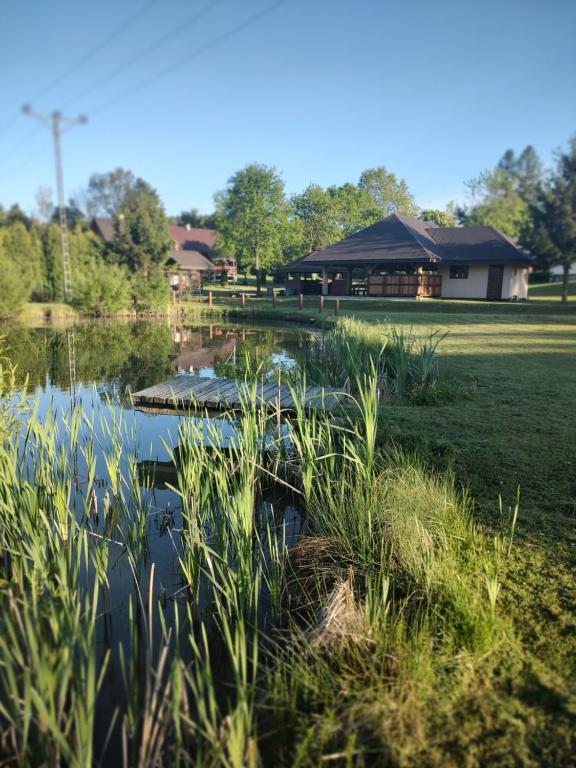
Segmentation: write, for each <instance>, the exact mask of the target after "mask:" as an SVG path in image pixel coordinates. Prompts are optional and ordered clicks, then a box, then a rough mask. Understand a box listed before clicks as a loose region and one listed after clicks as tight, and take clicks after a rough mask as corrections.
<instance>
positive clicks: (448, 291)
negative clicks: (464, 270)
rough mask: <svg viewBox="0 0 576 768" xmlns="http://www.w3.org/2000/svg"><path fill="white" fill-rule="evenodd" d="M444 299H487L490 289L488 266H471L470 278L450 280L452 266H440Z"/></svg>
mask: <svg viewBox="0 0 576 768" xmlns="http://www.w3.org/2000/svg"><path fill="white" fill-rule="evenodd" d="M438 272H439V273H440V275H441V276H442V293H441V296H442V298H443V299H485V298H486V291H487V289H488V265H487V264H470V265H469V271H468V277H467V278H465V279H461V278H455V279H453V280H451V279H450V265H449V264H440V265H439V266H438Z"/></svg>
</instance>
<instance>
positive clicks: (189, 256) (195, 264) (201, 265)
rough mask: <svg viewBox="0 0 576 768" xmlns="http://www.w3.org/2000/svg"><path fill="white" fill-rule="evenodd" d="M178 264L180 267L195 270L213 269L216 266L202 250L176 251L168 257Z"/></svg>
mask: <svg viewBox="0 0 576 768" xmlns="http://www.w3.org/2000/svg"><path fill="white" fill-rule="evenodd" d="M171 262H173V263H175V264H177V265H178V267H179V269H190V270H192V271H195V272H206V271H208V270H213V269H214V266H213V264H212V262H211V261H209V260H208V259H207V258H206V256H204V255H203V254H201V253H200V251H174V253H173V254H172V255H171V256H170V258H169V259H168V264H170V263H171Z"/></svg>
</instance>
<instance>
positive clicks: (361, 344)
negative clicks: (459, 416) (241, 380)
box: [289, 317, 454, 404]
mask: <svg viewBox="0 0 576 768" xmlns="http://www.w3.org/2000/svg"><path fill="white" fill-rule="evenodd" d="M443 338H444V336H443V335H441V334H440V333H439V332H438V331H435V332H429V333H428V334H427V335H425V336H423V337H420V336H416V334H415V333H413V332H412V331H409V332H406V331H398V330H397V329H396V328H395V327H394V326H393V325H392V324H391V323H390V322H389V321H386V322H384V323H377V324H373V323H366V322H363V321H362V320H357V319H356V318H351V317H345V318H341V319H339V320H337V321H336V323H335V324H334V325H331V326H329V327H326V328H324V329H323V330H322V332H321V333H319V334H318V335H317V336H316V337H315V338H314V339H313V340H312V341H311V343H309V344H308V345H306V347H305V348H304V349H303V350H301V353H300V355H299V358H298V362H299V367H298V368H297V369H296V371H293V372H291V373H292V375H294V374H295V375H296V376H299V375H300V374H301V372H304V373H305V375H306V378H307V380H308V381H309V383H310V384H313V385H322V386H335V387H339V386H343V387H345V388H347V389H350V390H352V391H355V387H356V383H357V382H358V381H361V380H362V378H363V377H364V376H365V375H366V374H368V373H370V372H371V371H373V370H374V371H375V372H376V375H377V379H378V388H379V390H380V392H381V393H382V394H383V395H384V396H387V397H394V398H397V399H399V400H406V401H410V402H414V403H416V404H431V403H436V402H439V401H442V400H447V399H451V398H452V397H453V395H454V386H453V384H452V383H451V382H450V381H449V380H448V378H447V376H446V374H445V372H444V371H443V370H442V369H441V367H440V363H439V358H438V347H439V345H440V343H441V342H442V339H443ZM289 373H290V372H289Z"/></svg>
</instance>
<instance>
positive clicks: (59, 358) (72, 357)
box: [3, 322, 310, 754]
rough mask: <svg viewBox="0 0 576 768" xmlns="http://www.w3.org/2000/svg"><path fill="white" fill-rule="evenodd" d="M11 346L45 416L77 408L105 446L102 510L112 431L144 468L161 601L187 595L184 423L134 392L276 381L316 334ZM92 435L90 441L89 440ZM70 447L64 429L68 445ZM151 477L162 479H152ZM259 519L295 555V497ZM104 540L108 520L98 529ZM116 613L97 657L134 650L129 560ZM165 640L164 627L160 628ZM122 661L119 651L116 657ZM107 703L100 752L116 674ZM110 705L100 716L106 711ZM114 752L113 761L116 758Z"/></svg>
mask: <svg viewBox="0 0 576 768" xmlns="http://www.w3.org/2000/svg"><path fill="white" fill-rule="evenodd" d="M4 335H5V338H4V342H3V345H4V347H5V348H6V349H7V352H6V354H7V356H8V358H9V359H10V360H11V361H12V362H13V363H14V364H16V365H17V378H18V383H19V384H23V383H24V381H25V380H27V381H28V389H27V391H28V395H29V397H30V399H31V400H35V401H36V402H38V403H39V415H40V418H41V419H46V418H47V417H48V415H49V414H50V413H53V414H55V417H56V421H57V422H59V423H61V424H65V423H66V422H67V421H68V420H69V418H70V413H71V409H72V407H73V403H74V402H75V403H77V404H79V405H81V406H82V408H83V410H84V412H85V413H86V415H87V417H88V422H86V424H89V422H92V424H93V429H91V428H90V426H88V427H87V426H86V424H84V425H83V427H82V430H83V431H84V433H83V432H82V431H81V437H80V445H82V443H83V441H86V440H87V439H89V438H90V437H91V436H92V437H94V440H95V444H96V446H97V456H96V459H97V463H96V483H95V485H96V493H97V500H98V505H100V506H102V505H104V504H105V503H106V495H107V493H108V491H109V487H110V483H109V478H108V473H107V468H106V460H105V456H106V453H107V451H109V450H110V447H111V437H110V433H109V432H108V430H107V427H106V425H110V424H112V423H115V424H121V429H122V435H123V438H122V439H123V443H124V445H123V448H124V450H125V452H126V453H127V454H132V455H133V456H134V457H136V459H137V462H138V477H139V478H141V481H142V482H141V489H140V494H141V499H142V504H143V506H144V507H146V509H147V510H148V523H147V525H148V530H147V553H146V559H145V562H144V563H143V565H142V570H141V572H140V573H139V574H138V581H140V583H141V584H143V585H145V584H146V580H147V577H148V575H149V573H150V565H151V564H152V563H154V569H155V580H154V586H153V592H154V596H155V598H156V599H157V600H158V601H160V602H161V601H163V600H166V598H168V599H170V597H172V596H174V595H178V594H179V593H180V592H181V591H182V575H181V569H180V568H179V566H178V547H177V544H176V541H177V538H178V534H177V532H178V530H179V529H180V527H181V524H182V520H181V515H180V514H179V508H180V505H179V501H180V500H179V497H178V496H177V495H176V494H175V493H174V492H173V491H172V490H170V488H168V487H167V486H166V483H167V482H168V483H172V484H175V483H176V477H175V473H174V471H173V465H171V463H170V461H169V458H170V457H169V448H172V449H174V448H176V447H177V442H178V440H177V433H178V427H179V425H180V424H181V422H182V421H183V420H185V419H188V418H191V417H190V416H189V415H184V414H177V413H174V414H170V415H166V414H150V413H144V412H140V411H138V410H135V409H134V408H133V406H132V404H131V401H130V397H129V392H130V391H132V392H135V391H137V390H139V389H142V388H144V387H147V386H151V385H153V384H155V383H158V382H160V381H162V380H165V379H168V378H171V377H173V376H174V375H175V374H177V373H182V375H190V376H219V377H230V378H232V377H240V378H243V376H244V372H245V371H246V369H247V368H249V369H250V370H251V371H254V370H256V369H258V371H259V376H275V375H276V371H277V369H278V366H282V367H283V368H290V367H291V366H293V365H295V364H296V361H297V359H298V354H299V351H301V350H302V349H304V348H305V346H306V344H307V343H308V341H309V339H310V332H309V331H306V330H295V329H290V328H286V327H269V326H268V327H260V326H255V325H174V324H169V323H167V322H134V323H125V322H122V323H120V322H114V323H87V324H83V325H80V326H76V327H74V328H70V329H66V328H57V327H42V328H24V327H18V328H12V329H9V330H7V331H6V332H5V334H4ZM216 421H217V423H218V424H219V428H220V429H221V432H222V435H223V436H224V437H226V436H230V435H231V434H233V431H234V425H233V423H232V422H230V421H228V420H226V419H217V420H216ZM87 432H88V433H89V432H92V435H90V434H87ZM60 439H61V440H62V441H63V442H66V440H67V433H66V429H65V427H64V428H63V429H62V432H61V438H60ZM76 461H77V462H78V468H77V482H76V487H75V489H74V494H75V496H74V500H75V503H76V504H77V507H78V508H79V509H81V508H82V496H83V486H84V487H85V486H86V474H87V472H86V465H85V463H84V461H83V457H82V454H81V452H80V455H79V456H78V457H76ZM151 467H152V468H153V471H154V476H153V477H151V475H150V468H151ZM260 504H261V509H260V510H255V512H256V514H260V515H265V516H270V515H272V517H273V519H274V521H275V524H276V525H277V526H279V527H281V528H282V529H283V537H282V538H283V539H284V541H285V543H286V545H287V546H290V544H291V543H293V542H295V541H296V540H297V538H298V536H299V533H300V529H301V525H302V520H301V516H300V511H299V509H298V504H297V502H296V501H295V500H294V497H293V496H287V495H286V493H285V492H283V491H281V490H280V489H278V488H274V487H272V488H270V489H269V490H268V491H266V493H265V494H264V496H263V498H262V499H261V502H260ZM99 525H100V527H101V528H102V533H105V530H104V527H103V525H104V524H103V521H102V520H101V521H100V524H99ZM108 575H109V580H110V594H111V595H113V601H112V604H111V605H109V606H108V610H107V612H106V614H107V615H106V620H105V621H104V622H102V623H101V624H100V631H99V633H98V636H99V640H98V645H99V653H103V652H104V649H105V648H107V647H110V646H112V647H114V648H117V647H118V644H119V643H122V644H123V645H124V646H125V647H126V646H128V647H129V645H130V638H129V633H130V631H131V628H130V626H129V622H128V621H127V617H128V613H129V605H130V601H131V600H133V599H134V576H135V574H133V573H132V572H131V570H130V566H129V563H128V560H127V558H126V557H123V556H122V553H121V552H119V556H118V557H117V558H115V559H114V561H113V562H111V564H110V568H109V574H108ZM156 631H157V632H158V634H160V632H161V628H160V627H159V626H158V627H156ZM115 655H116V653H115V652H113V656H115ZM102 694H103V695H101V697H100V706H99V710H100V711H99V716H98V718H97V734H96V743H98V741H99V739H100V737H102V738H104V737H105V734H106V733H107V728H108V724H109V721H110V716H111V712H112V710H113V709H114V708H115V707H117V706H119V707H120V709H122V698H123V689H122V684H121V681H120V680H119V679H118V676H117V675H110V676H108V678H107V680H106V682H105V688H104V690H103V691H102ZM103 702H105V704H104V707H103V709H102V703H103ZM113 742H116V744H114V743H113V744H112V745H110V749H111V751H112V754H114V753H116V750H117V749H118V743H117V739H113Z"/></svg>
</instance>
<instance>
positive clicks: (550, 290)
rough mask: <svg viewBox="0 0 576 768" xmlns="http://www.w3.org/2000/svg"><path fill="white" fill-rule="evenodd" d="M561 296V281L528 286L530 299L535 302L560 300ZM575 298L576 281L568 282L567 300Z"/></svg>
mask: <svg viewBox="0 0 576 768" xmlns="http://www.w3.org/2000/svg"><path fill="white" fill-rule="evenodd" d="M561 295H562V281H561V280H558V281H555V282H553V283H535V284H534V285H531V286H530V298H531V299H535V300H536V301H546V300H550V299H552V300H553V299H560V297H561ZM575 297H576V280H570V283H569V287H568V300H570V299H573V298H575Z"/></svg>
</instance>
